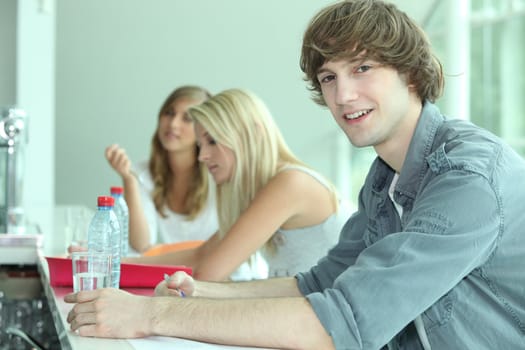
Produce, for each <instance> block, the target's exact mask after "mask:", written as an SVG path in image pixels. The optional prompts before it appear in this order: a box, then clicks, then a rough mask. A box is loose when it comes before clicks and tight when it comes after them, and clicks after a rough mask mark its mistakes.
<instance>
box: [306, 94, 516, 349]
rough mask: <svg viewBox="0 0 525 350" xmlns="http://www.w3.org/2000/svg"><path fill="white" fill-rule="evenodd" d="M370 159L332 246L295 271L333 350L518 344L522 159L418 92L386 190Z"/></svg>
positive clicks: (381, 165)
mask: <svg viewBox="0 0 525 350" xmlns="http://www.w3.org/2000/svg"><path fill="white" fill-rule="evenodd" d="M393 176H394V171H393V170H392V168H390V167H389V166H388V165H387V164H386V163H385V162H384V161H382V160H381V159H379V158H377V159H376V160H375V161H374V163H373V164H372V166H371V169H370V172H369V174H368V176H367V178H366V180H365V184H364V186H363V188H362V189H361V192H360V194H359V203H358V210H357V211H356V212H355V213H354V214H353V215H352V216H351V217H350V219H349V220H348V221H347V223H346V224H345V226H344V227H343V230H342V232H341V236H340V239H339V242H338V244H337V245H336V246H335V247H334V248H333V249H331V250H330V251H329V253H328V255H327V256H326V257H324V258H322V259H321V260H320V261H319V262H318V264H317V265H316V266H314V267H313V268H312V269H311V270H310V271H308V272H306V273H300V274H298V275H297V276H296V278H297V281H298V285H299V288H300V290H301V292H302V293H303V294H304V295H306V297H307V298H308V300H309V302H310V303H311V305H312V307H313V309H314V311H315V313H316V314H317V316H318V318H319V320H320V321H321V323H322V324H323V326H324V327H325V329H326V330H327V332H328V333H329V334H330V335H331V337H332V339H333V342H334V344H335V346H336V348H337V349H381V348H383V347H385V348H386V344H388V348H389V349H422V348H423V347H422V345H421V342H420V340H419V339H420V338H419V337H418V334H417V332H416V330H415V327H414V322H413V321H414V320H415V319H416V318H418V319H420V320H422V322H423V325H424V330H425V332H426V335H427V338H428V341H429V343H430V346H431V347H432V349H440V350H441V349H447V350H448V349H450V350H453V349H524V348H525V181H524V180H523V178H524V176H525V162H524V160H523V159H522V158H521V157H520V156H519V155H518V154H516V153H515V152H514V151H513V150H512V149H511V148H510V147H509V146H508V145H506V144H504V143H503V142H502V141H501V140H500V139H498V138H497V137H496V136H494V135H492V134H490V133H489V132H487V131H485V130H483V129H480V128H478V127H476V126H474V125H473V124H471V123H469V122H467V121H463V120H459V119H446V118H445V117H444V116H443V115H441V113H440V112H439V110H438V109H437V107H436V106H434V105H433V104H431V103H429V102H426V103H425V104H424V107H423V111H422V113H421V116H420V119H419V121H418V124H417V127H416V130H415V132H414V135H413V137H412V141H411V143H410V146H409V149H408V153H407V156H406V159H405V162H404V164H403V168H402V169H401V172H400V174H399V179H398V182H397V184H396V186H395V188H394V199H395V201H396V202H397V203H398V204H399V205H401V207H402V208H403V211H402V212H403V215H402V217H401V218H400V217H399V215H398V214H397V212H396V209H395V207H394V205H393V203H392V201H391V200H390V198H389V196H388V189H389V185H390V183H391V182H392V178H393Z"/></svg>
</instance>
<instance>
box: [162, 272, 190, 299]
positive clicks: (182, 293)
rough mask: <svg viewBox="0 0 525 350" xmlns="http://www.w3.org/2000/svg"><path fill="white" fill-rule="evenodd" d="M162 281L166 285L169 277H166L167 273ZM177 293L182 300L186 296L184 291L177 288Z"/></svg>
mask: <svg viewBox="0 0 525 350" xmlns="http://www.w3.org/2000/svg"><path fill="white" fill-rule="evenodd" d="M164 281H166V283H168V282H169V281H170V275H168V274H167V273H165V274H164ZM177 292H179V294H180V296H181V297H183V298H184V297H185V296H186V294H185V293H184V291H183V290H181V289H179V288H177Z"/></svg>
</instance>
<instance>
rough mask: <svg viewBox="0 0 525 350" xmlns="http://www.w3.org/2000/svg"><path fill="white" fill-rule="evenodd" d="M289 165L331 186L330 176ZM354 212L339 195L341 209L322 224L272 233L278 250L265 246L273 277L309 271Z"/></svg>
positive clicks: (270, 272)
mask: <svg viewBox="0 0 525 350" xmlns="http://www.w3.org/2000/svg"><path fill="white" fill-rule="evenodd" d="M289 169H297V170H301V171H304V172H305V173H307V174H309V175H311V176H312V177H313V178H315V179H316V180H317V181H319V182H320V183H321V184H322V185H324V186H325V187H327V188H329V186H328V184H327V182H326V180H325V179H324V178H323V177H322V176H321V175H319V174H318V173H316V172H315V171H313V170H311V169H309V168H305V167H302V166H295V165H294V166H287V167H285V168H284V169H283V170H282V171H285V170H289ZM350 214H351V206H350V204H349V203H348V202H347V201H344V200H341V199H339V205H338V208H337V211H336V212H335V213H334V214H332V215H330V216H329V217H328V218H327V219H326V220H325V221H323V222H321V223H320V224H317V225H313V226H307V227H301V228H296V229H290V230H283V229H279V230H277V232H276V233H275V234H274V235H273V237H272V240H273V242H274V244H275V248H276V250H275V252H274V253H271V252H268V251H266V250H265V249H263V250H261V253H262V255H263V257H264V258H265V260H266V261H267V263H268V268H269V277H281V276H294V275H295V274H297V273H298V272H304V271H308V270H309V269H310V268H311V267H312V266H314V265H315V264H316V263H317V261H318V260H319V259H320V258H322V257H324V256H325V255H326V254H327V252H328V250H329V249H330V248H332V247H333V246H334V245H335V244H336V243H337V241H338V239H339V234H340V233H341V229H342V227H343V225H344V224H345V222H346V221H347V220H348V218H349V217H350Z"/></svg>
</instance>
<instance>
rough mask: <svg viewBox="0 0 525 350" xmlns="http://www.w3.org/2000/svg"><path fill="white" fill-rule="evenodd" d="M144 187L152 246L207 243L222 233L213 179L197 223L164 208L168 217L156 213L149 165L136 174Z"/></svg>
mask: <svg viewBox="0 0 525 350" xmlns="http://www.w3.org/2000/svg"><path fill="white" fill-rule="evenodd" d="M134 171H135V172H136V174H137V177H138V180H139V187H140V196H141V200H142V207H143V209H144V214H145V215H146V220H147V221H148V227H149V232H150V244H158V243H177V242H182V241H193V240H207V239H208V238H210V236H212V235H213V234H214V233H215V232H217V231H218V229H219V222H218V219H217V208H216V200H215V185H214V182H213V180H212V179H211V177H210V185H209V186H208V188H209V190H208V200H207V201H206V204H205V206H204V208H203V209H202V211H201V212H200V213H199V214H198V215H197V216H196V217H195V218H194V219H193V220H188V217H187V215H183V214H179V213H175V212H174V211H172V210H170V209H169V208H167V207H165V208H164V214H166V217H165V218H164V217H162V216H161V215H160V214H159V213H158V212H157V210H156V209H155V204H154V203H153V199H152V195H151V194H152V192H153V180H152V178H151V174H150V172H149V169H148V165H147V162H142V163H139V164H138V165H137V166H136V167H135V170H134Z"/></svg>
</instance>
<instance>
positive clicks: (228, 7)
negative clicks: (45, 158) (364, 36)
mask: <svg viewBox="0 0 525 350" xmlns="http://www.w3.org/2000/svg"><path fill="white" fill-rule="evenodd" d="M331 2H332V1H328V0H326V1H325V0H317V1H304V0H286V1H282V0H266V1H246V0H224V1H216V0H192V1H181V0H156V1H154V2H151V1H138V0H133V1H130V0H112V1H105V0H90V1H84V0H67V1H58V2H57V49H56V111H57V114H56V151H55V152H56V153H55V154H56V183H57V187H56V201H57V203H58V204H85V205H88V206H90V207H94V205H95V200H96V196H97V195H99V194H105V193H107V191H108V190H109V187H110V185H114V184H117V183H119V178H118V177H117V176H116V175H115V174H114V173H113V172H112V171H111V169H110V167H109V165H108V164H107V162H106V160H105V159H104V156H103V150H104V148H105V146H107V145H108V144H110V143H113V142H117V143H119V144H121V145H123V146H124V147H125V148H126V149H127V151H128V154H129V155H130V157H131V158H132V160H134V161H139V160H142V159H146V158H147V157H148V154H149V143H150V137H151V134H152V132H153V130H154V128H155V123H156V115H157V111H158V108H159V106H160V104H161V103H162V101H163V99H164V98H165V97H166V96H167V94H168V93H169V92H170V91H171V90H172V89H173V88H174V87H176V86H178V85H182V84H200V85H203V86H205V87H207V88H209V89H210V90H211V92H212V93H216V92H219V91H221V90H223V89H227V88H232V87H239V88H247V89H250V90H253V91H254V92H255V93H257V94H258V95H260V96H261V97H262V98H263V99H264V100H265V101H266V103H267V104H268V106H269V108H270V110H271V111H272V113H273V115H274V117H275V119H276V120H277V123H278V124H279V126H280V127H281V129H282V131H283V133H284V136H285V138H286V139H287V140H288V142H289V144H290V146H291V148H292V149H293V150H294V151H295V152H296V153H297V155H298V156H299V157H301V158H302V159H303V160H304V161H306V162H307V163H309V164H310V165H312V166H313V167H315V168H317V169H318V170H319V171H321V172H322V173H324V174H325V175H326V176H327V177H329V178H331V179H332V180H333V179H334V176H335V172H334V169H333V167H332V166H331V164H330V163H331V160H332V159H333V156H334V155H333V152H334V150H333V149H331V147H330V146H332V145H333V142H332V139H333V135H334V132H335V130H337V127H336V125H335V123H334V122H333V121H332V120H331V117H330V116H329V114H328V112H326V111H325V110H323V109H321V108H320V107H318V106H316V105H315V104H314V103H313V102H312V101H311V100H310V99H309V92H308V91H307V90H306V88H305V83H304V82H303V80H302V73H301V71H300V69H299V55H300V45H301V38H302V34H303V31H304V29H305V27H306V25H307V22H308V21H309V20H310V18H311V17H312V16H313V15H314V14H315V13H316V12H317V10H318V9H320V8H321V7H323V6H325V5H326V4H328V3H331Z"/></svg>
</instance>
